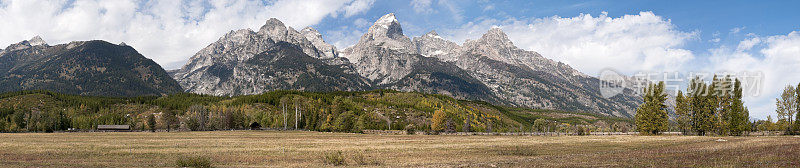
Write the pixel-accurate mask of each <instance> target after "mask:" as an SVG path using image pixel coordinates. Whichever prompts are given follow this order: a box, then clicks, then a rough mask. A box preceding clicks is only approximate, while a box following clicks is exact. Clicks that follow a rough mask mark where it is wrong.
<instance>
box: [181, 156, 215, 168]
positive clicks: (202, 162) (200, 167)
mask: <svg viewBox="0 0 800 168" xmlns="http://www.w3.org/2000/svg"><path fill="white" fill-rule="evenodd" d="M175 164H177V166H178V167H195V168H211V167H213V166H211V160H209V159H208V158H206V157H182V158H178V160H177V161H176V162H175Z"/></svg>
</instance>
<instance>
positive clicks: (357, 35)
mask: <svg viewBox="0 0 800 168" xmlns="http://www.w3.org/2000/svg"><path fill="white" fill-rule="evenodd" d="M364 33H365V32H363V31H360V30H359V29H350V28H349V27H341V28H340V29H339V30H331V31H328V32H326V33H325V38H326V39H331V40H329V41H330V43H331V44H333V45H334V46H336V48H337V49H339V50H344V49H345V48H347V47H350V46H352V45H354V44H356V42H358V40H359V39H361V35H363V34H364Z"/></svg>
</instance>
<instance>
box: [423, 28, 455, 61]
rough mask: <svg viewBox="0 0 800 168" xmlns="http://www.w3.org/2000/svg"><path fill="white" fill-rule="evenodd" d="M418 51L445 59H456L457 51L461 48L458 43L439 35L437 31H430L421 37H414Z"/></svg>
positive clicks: (428, 55) (424, 54)
mask: <svg viewBox="0 0 800 168" xmlns="http://www.w3.org/2000/svg"><path fill="white" fill-rule="evenodd" d="M414 45H415V46H416V47H417V51H419V53H420V54H422V55H423V56H426V57H436V58H439V59H440V60H443V61H454V60H455V59H456V54H455V51H456V50H458V49H459V48H460V46H458V44H456V43H454V42H451V41H448V40H446V39H444V38H442V37H441V36H439V34H438V33H436V31H435V30H434V31H430V32H428V33H426V34H425V35H422V36H420V37H414Z"/></svg>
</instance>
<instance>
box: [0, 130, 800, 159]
mask: <svg viewBox="0 0 800 168" xmlns="http://www.w3.org/2000/svg"><path fill="white" fill-rule="evenodd" d="M720 138H722V139H725V140H727V141H725V142H718V141H716V140H717V139H720ZM337 151H342V153H343V155H344V157H345V159H346V163H347V166H357V167H369V166H378V167H493V166H499V167H797V166H800V138H799V137H789V136H784V137H695V136H582V137H576V136H569V137H568V136H563V137H537V136H426V135H364V134H346V133H320V132H275V131H216V132H172V133H149V132H130V133H21V134H0V165H1V167H174V166H175V161H176V160H177V159H178V158H183V157H206V158H209V159H210V160H211V161H212V164H213V165H214V166H216V167H321V166H331V165H326V164H325V160H324V157H323V156H324V155H326V154H330V153H332V152H337ZM358 163H362V164H358Z"/></svg>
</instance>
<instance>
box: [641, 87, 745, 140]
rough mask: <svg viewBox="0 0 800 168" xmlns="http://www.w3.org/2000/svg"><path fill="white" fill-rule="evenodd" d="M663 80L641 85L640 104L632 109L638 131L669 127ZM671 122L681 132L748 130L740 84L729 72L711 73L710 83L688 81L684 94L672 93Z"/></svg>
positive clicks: (740, 132)
mask: <svg viewBox="0 0 800 168" xmlns="http://www.w3.org/2000/svg"><path fill="white" fill-rule="evenodd" d="M664 88H665V86H664V82H659V83H657V84H649V85H648V86H647V87H646V88H645V89H644V92H643V93H644V95H643V97H642V98H643V101H644V102H643V104H642V105H640V106H639V107H638V108H637V109H636V116H635V123H636V127H637V130H638V131H639V132H640V134H644V135H655V134H661V133H662V132H665V131H668V130H669V129H670V125H671V124H670V120H669V115H668V112H667V110H668V107H667V105H666V103H665V102H666V101H667V95H666V93H665V89H664ZM673 109H674V111H675V117H674V124H672V125H675V127H676V128H677V129H678V130H680V131H681V132H682V133H683V134H684V135H701V136H703V135H721V136H727V135H732V136H739V135H744V134H745V133H746V132H748V131H752V123H751V122H750V121H749V118H750V117H749V110H748V109H747V107H745V106H744V102H743V101H742V85H741V82H740V81H739V80H738V79H735V78H732V77H730V76H726V77H721V78H720V77H717V76H714V78H713V80H712V81H711V83H710V84H709V83H706V82H704V81H703V80H702V79H700V78H699V77H695V78H693V79H692V80H690V81H689V84H688V88H687V91H686V93H685V94H684V93H683V92H682V91H678V94H677V95H676V97H675V105H674V107H673Z"/></svg>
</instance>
